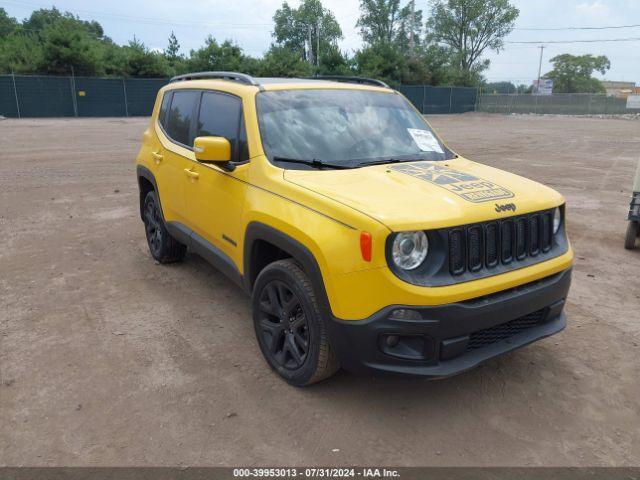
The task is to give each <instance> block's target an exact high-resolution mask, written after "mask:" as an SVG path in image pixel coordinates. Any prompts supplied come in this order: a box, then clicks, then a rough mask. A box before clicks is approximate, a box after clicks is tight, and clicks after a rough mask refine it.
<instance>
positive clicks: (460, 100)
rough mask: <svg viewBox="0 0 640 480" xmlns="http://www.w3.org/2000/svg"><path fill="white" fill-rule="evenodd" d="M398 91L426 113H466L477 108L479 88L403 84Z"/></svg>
mask: <svg viewBox="0 0 640 480" xmlns="http://www.w3.org/2000/svg"><path fill="white" fill-rule="evenodd" d="M398 91H399V92H400V93H402V94H403V95H404V96H405V97H407V98H408V99H409V100H410V101H411V103H413V104H414V105H415V106H416V108H417V109H418V110H420V111H421V112H422V113H425V114H434V113H464V112H472V111H474V110H475V108H476V100H477V98H478V89H477V88H472V87H470V88H467V87H431V86H429V85H401V86H400V87H399V88H398Z"/></svg>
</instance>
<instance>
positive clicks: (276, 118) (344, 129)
mask: <svg viewBox="0 0 640 480" xmlns="http://www.w3.org/2000/svg"><path fill="white" fill-rule="evenodd" d="M257 106H258V117H259V122H260V133H261V136H262V143H263V146H264V149H265V152H266V154H267V156H268V157H269V158H270V160H272V161H273V162H274V163H276V164H277V165H279V166H281V167H283V168H297V169H301V168H317V167H318V166H319V163H318V162H326V163H327V164H332V165H334V166H335V165H341V166H344V167H358V166H363V165H366V164H369V163H384V162H393V161H415V160H447V159H450V158H453V157H454V155H453V153H452V152H451V151H449V150H448V149H447V148H446V147H445V146H444V145H443V144H442V143H441V142H440V141H439V140H438V139H437V137H436V136H435V134H434V133H433V131H432V130H431V128H430V127H429V125H428V124H427V122H426V121H425V120H424V119H423V118H422V116H421V115H420V114H418V113H417V112H416V111H415V110H414V109H413V108H412V107H411V106H410V105H409V103H408V102H407V100H405V99H404V97H402V96H401V95H397V94H394V93H382V92H372V91H364V90H283V91H274V92H262V93H260V94H259V95H258V97H257ZM279 159H282V160H289V162H280V161H279ZM291 160H300V161H306V162H309V163H312V164H303V163H293V162H291Z"/></svg>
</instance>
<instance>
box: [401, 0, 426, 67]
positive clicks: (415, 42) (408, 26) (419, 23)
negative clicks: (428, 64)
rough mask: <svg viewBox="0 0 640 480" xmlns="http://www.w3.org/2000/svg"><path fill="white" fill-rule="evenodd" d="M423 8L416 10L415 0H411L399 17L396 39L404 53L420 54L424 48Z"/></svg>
mask: <svg viewBox="0 0 640 480" xmlns="http://www.w3.org/2000/svg"><path fill="white" fill-rule="evenodd" d="M423 30H424V29H423V20H422V10H416V2H415V0H410V1H409V3H407V5H405V6H404V7H403V8H402V10H400V16H399V19H398V29H397V33H396V35H395V41H396V43H397V44H398V47H399V48H400V51H401V52H402V53H403V54H404V55H416V54H419V53H420V52H421V50H422V48H423V43H424V39H423Z"/></svg>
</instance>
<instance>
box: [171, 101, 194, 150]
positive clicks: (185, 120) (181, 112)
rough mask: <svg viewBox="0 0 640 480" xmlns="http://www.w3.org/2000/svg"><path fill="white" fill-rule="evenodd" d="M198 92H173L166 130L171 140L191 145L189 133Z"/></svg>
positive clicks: (191, 139)
mask: <svg viewBox="0 0 640 480" xmlns="http://www.w3.org/2000/svg"><path fill="white" fill-rule="evenodd" d="M199 96H200V92H196V91H176V92H174V93H173V101H172V102H171V109H170V110H169V114H168V115H167V121H166V130H167V134H168V135H169V137H171V139H172V140H174V141H176V142H178V143H182V144H183V145H188V146H192V145H193V138H191V135H190V134H189V130H190V127H191V120H192V118H193V114H194V110H195V108H194V107H195V105H196V100H197V99H198V97H199Z"/></svg>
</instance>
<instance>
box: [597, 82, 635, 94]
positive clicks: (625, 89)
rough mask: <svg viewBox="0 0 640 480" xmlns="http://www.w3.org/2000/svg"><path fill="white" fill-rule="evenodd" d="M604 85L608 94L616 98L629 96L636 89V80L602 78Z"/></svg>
mask: <svg viewBox="0 0 640 480" xmlns="http://www.w3.org/2000/svg"><path fill="white" fill-rule="evenodd" d="M602 86H603V87H604V89H605V90H606V91H607V96H609V97H616V98H627V96H629V95H630V94H632V93H635V91H636V82H615V81H611V80H602Z"/></svg>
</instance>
